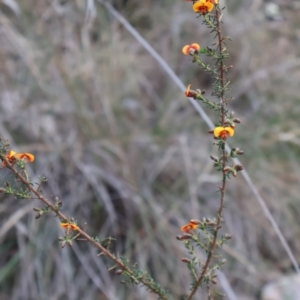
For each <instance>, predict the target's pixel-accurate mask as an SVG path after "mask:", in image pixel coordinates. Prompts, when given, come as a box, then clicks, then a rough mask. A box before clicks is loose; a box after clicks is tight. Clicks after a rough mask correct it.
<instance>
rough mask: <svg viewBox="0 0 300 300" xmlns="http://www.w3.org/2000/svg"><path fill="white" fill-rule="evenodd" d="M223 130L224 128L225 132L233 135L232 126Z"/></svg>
mask: <svg viewBox="0 0 300 300" xmlns="http://www.w3.org/2000/svg"><path fill="white" fill-rule="evenodd" d="M224 130H226V132H227V133H228V134H229V135H230V136H233V135H234V128H232V127H225V128H224Z"/></svg>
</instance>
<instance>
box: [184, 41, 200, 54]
mask: <svg viewBox="0 0 300 300" xmlns="http://www.w3.org/2000/svg"><path fill="white" fill-rule="evenodd" d="M200 48H201V47H200V45H199V44H196V43H193V44H191V45H185V46H184V47H183V48H182V53H183V54H184V55H188V54H190V50H193V51H194V52H198V51H199V50H200Z"/></svg>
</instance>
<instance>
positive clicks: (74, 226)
mask: <svg viewBox="0 0 300 300" xmlns="http://www.w3.org/2000/svg"><path fill="white" fill-rule="evenodd" d="M70 225H71V229H72V230H78V229H79V227H78V226H77V225H75V224H70Z"/></svg>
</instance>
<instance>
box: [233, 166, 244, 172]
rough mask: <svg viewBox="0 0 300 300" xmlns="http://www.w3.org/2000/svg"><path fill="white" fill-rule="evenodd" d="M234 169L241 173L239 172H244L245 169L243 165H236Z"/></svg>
mask: <svg viewBox="0 0 300 300" xmlns="http://www.w3.org/2000/svg"><path fill="white" fill-rule="evenodd" d="M233 168H234V169H235V170H236V171H237V172H239V171H242V170H243V169H244V167H243V166H242V165H234V166H233Z"/></svg>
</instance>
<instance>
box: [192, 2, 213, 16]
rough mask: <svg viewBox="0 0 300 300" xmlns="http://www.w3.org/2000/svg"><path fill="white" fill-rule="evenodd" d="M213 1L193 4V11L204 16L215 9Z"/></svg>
mask: <svg viewBox="0 0 300 300" xmlns="http://www.w3.org/2000/svg"><path fill="white" fill-rule="evenodd" d="M211 1H212V0H198V1H197V2H194V4H193V11H194V12H196V13H199V14H202V15H205V14H207V13H209V12H211V11H212V10H213V9H214V4H213V3H212V2H211Z"/></svg>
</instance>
